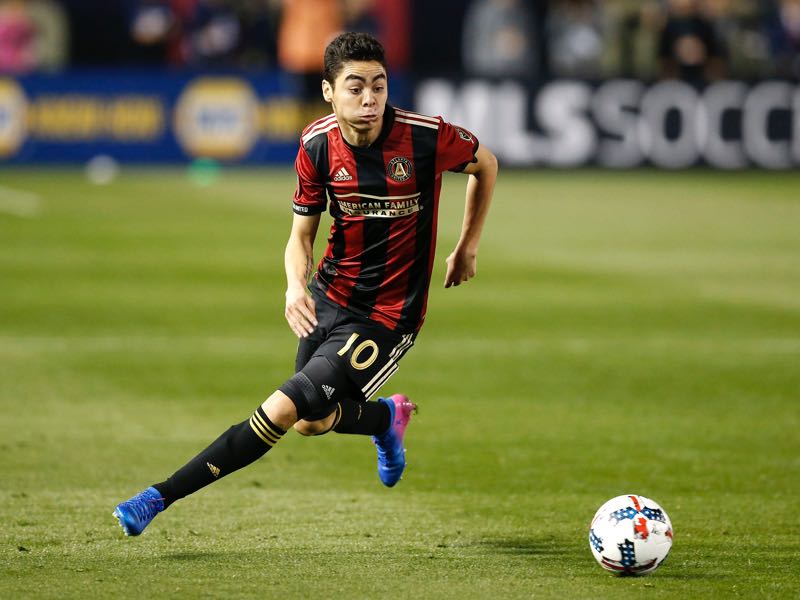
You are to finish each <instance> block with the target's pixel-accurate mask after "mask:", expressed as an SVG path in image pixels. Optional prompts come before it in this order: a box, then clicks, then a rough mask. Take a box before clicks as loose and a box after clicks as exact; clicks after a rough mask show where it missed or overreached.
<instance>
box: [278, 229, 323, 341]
mask: <svg viewBox="0 0 800 600" xmlns="http://www.w3.org/2000/svg"><path fill="white" fill-rule="evenodd" d="M319 221H320V215H319V214H316V215H308V216H306V215H298V214H295V215H294V219H293V220H292V232H291V233H290V234H289V242H288V243H287V244H286V253H285V255H284V266H285V268H286V311H285V313H284V315H285V316H286V322H287V323H289V327H291V328H292V331H294V333H295V335H297V337H307V336H308V335H310V334H311V332H312V331H313V330H314V327H316V325H317V317H316V309H315V306H314V300H313V299H312V298H311V296H309V295H308V292H307V291H306V285H307V284H308V279H309V277H310V276H311V272H312V270H313V268H314V239H315V238H316V237H317V229H318V228H319Z"/></svg>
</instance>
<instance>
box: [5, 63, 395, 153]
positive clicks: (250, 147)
mask: <svg viewBox="0 0 800 600" xmlns="http://www.w3.org/2000/svg"><path fill="white" fill-rule="evenodd" d="M404 90H405V86H404V85H403V79H402V77H397V78H393V86H392V92H393V94H392V97H393V98H395V97H398V98H402V97H403V96H402V94H403V92H404ZM399 102H402V101H400V100H399ZM328 112H330V107H329V106H328V105H326V104H324V102H322V98H321V94H320V99H319V101H317V102H311V103H306V102H303V101H301V100H300V99H299V97H298V94H297V93H296V86H295V82H294V81H293V80H292V79H291V78H290V77H289V76H287V75H285V74H282V73H280V72H267V73H261V74H241V73H217V74H211V73H204V74H186V73H172V72H162V71H146V72H141V71H139V72H137V71H113V72H86V73H80V72H79V73H66V74H61V75H35V76H29V77H22V78H3V77H0V161H1V162H2V163H6V164H18V163H27V162H38V163H42V162H44V163H47V162H49V163H54V162H57V163H69V162H83V161H86V160H89V159H91V158H92V157H94V156H97V155H108V156H111V157H113V158H114V159H116V160H119V161H124V162H148V163H149V162H180V161H187V160H193V159H196V158H211V159H216V160H221V161H230V162H236V163H276V162H277V163H286V162H291V161H293V160H294V157H295V154H296V152H297V144H298V135H299V133H300V131H301V130H302V128H303V126H304V125H306V124H307V123H309V122H310V121H313V120H314V119H315V118H317V117H319V116H322V115H324V114H327V113H328Z"/></svg>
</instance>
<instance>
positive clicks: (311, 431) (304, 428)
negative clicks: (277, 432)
mask: <svg viewBox="0 0 800 600" xmlns="http://www.w3.org/2000/svg"><path fill="white" fill-rule="evenodd" d="M294 430H295V431H296V432H297V433H299V434H300V435H322V434H323V433H328V432H329V431H330V430H331V427H330V423H328V419H323V420H321V421H298V422H297V423H295V424H294Z"/></svg>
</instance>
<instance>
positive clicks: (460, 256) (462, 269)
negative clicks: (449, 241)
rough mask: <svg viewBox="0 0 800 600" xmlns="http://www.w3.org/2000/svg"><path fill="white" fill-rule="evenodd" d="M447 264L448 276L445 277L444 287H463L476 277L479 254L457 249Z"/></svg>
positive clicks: (448, 258)
mask: <svg viewBox="0 0 800 600" xmlns="http://www.w3.org/2000/svg"><path fill="white" fill-rule="evenodd" d="M445 262H446V263H447V274H446V275H445V276H444V287H446V288H449V287H450V286H451V285H461V284H462V283H464V282H466V281H469V280H470V279H472V278H473V277H475V272H476V271H477V268H478V267H477V263H478V254H477V253H476V252H467V251H464V250H458V249H456V250H454V251H453V253H452V254H451V255H450V256H448V257H447V260H446V261H445Z"/></svg>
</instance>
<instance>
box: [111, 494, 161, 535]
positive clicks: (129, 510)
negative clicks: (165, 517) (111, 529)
mask: <svg viewBox="0 0 800 600" xmlns="http://www.w3.org/2000/svg"><path fill="white" fill-rule="evenodd" d="M162 510H164V498H162V497H161V494H160V493H159V491H158V490H157V489H156V488H154V487H149V488H147V489H146V490H144V491H143V492H139V493H138V494H136V495H135V496H134V497H133V498H131V499H130V500H126V501H125V502H122V503H121V504H117V508H115V509H114V516H115V517H116V518H117V519H119V524H120V525H121V526H122V530H123V531H124V532H125V535H139V534H140V533H142V532H143V531H144V528H145V527H147V526H148V525H149V524H150V521H152V520H153V519H154V518H155V516H156V515H157V514H158V513H160V512H161V511H162Z"/></svg>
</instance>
